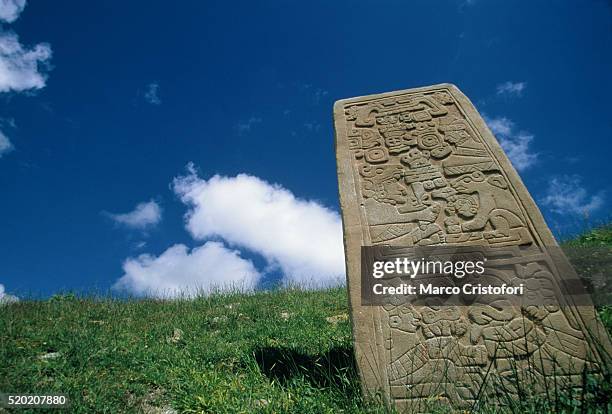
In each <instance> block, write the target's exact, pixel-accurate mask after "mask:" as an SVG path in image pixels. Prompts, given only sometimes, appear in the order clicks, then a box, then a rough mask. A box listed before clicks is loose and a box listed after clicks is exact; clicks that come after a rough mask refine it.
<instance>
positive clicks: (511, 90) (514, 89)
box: [497, 81, 527, 96]
mask: <svg viewBox="0 0 612 414" xmlns="http://www.w3.org/2000/svg"><path fill="white" fill-rule="evenodd" d="M526 87H527V83H525V82H510V81H506V82H504V83H500V84H499V85H497V94H498V95H506V96H521V95H522V94H523V91H524V90H525V88H526Z"/></svg>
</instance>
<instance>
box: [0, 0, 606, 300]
mask: <svg viewBox="0 0 612 414" xmlns="http://www.w3.org/2000/svg"><path fill="white" fill-rule="evenodd" d="M611 17H612V12H611V7H610V3H609V2H605V1H583V0H576V1H554V2H550V1H544V0H542V1H484V0H472V1H454V0H448V1H411V2H405V1H376V2H365V1H364V2H360V1H350V2H349V1H346V2H345V1H333V2H330V1H309V2H293V1H282V2H281V1H263V2H239V3H228V2H221V1H220V2H210V1H207V2H200V1H193V2H187V1H185V2H180V4H175V5H170V4H169V3H168V2H162V1H147V2H137V1H132V2H82V1H61V0H57V1H53V2H49V1H28V2H27V4H26V3H25V1H23V0H0V20H1V21H2V23H1V30H0V191H1V194H2V195H3V196H2V200H1V201H2V202H1V203H0V285H2V286H0V288H1V289H0V296H1V295H2V294H4V293H3V292H8V293H10V294H16V295H17V296H27V295H30V294H34V295H42V296H46V295H49V294H52V293H54V292H58V291H61V290H66V289H73V290H77V291H83V290H85V291H87V290H92V289H95V290H102V291H105V290H108V289H109V288H110V287H111V286H115V287H116V288H117V289H118V290H116V291H121V289H123V291H128V292H132V293H137V294H138V293H143V292H144V290H143V289H146V288H156V287H158V288H159V289H172V288H173V287H175V286H178V285H180V284H190V283H196V284H198V285H206V284H207V283H209V282H210V280H213V281H215V282H222V281H225V279H224V278H225V276H224V274H226V275H227V274H241V275H247V276H248V278H247V279H248V280H249V281H251V282H261V281H262V280H265V279H266V278H267V277H270V275H274V274H276V275H277V276H278V275H281V276H279V277H283V276H282V275H285V274H293V275H298V276H295V278H296V280H300V276H299V275H300V274H301V275H304V274H307V273H313V272H314V273H317V274H321V275H324V276H322V279H321V280H320V281H321V282H323V283H328V282H329V281H330V280H332V279H333V277H336V276H338V275H337V273H338V272H339V270H338V269H339V268H341V263H342V260H341V258H340V259H339V258H338V254H336V253H337V252H338V240H339V236H338V233H339V232H338V229H339V216H338V197H337V181H336V171H335V161H334V150H333V127H332V115H331V111H332V105H333V102H334V101H335V100H337V99H341V98H347V97H351V96H358V95H364V94H369V93H378V92H385V91H391V90H397V89H405V88H410V87H417V86H424V85H430V84H435V83H441V82H452V83H454V84H456V85H457V86H459V88H461V89H462V91H463V92H464V93H466V94H467V95H468V96H469V97H470V98H471V100H472V101H473V102H474V103H475V105H476V106H477V108H478V109H479V110H480V111H481V113H483V114H485V115H486V118H487V121H488V122H489V125H490V126H491V128H492V129H493V131H494V132H495V133H496V135H497V137H498V139H499V140H500V141H501V142H502V144H503V145H504V147H505V149H506V150H507V152H508V153H509V154H510V156H511V158H512V159H513V162H514V163H515V166H517V168H518V169H519V172H520V174H521V176H522V178H523V180H524V182H525V184H526V185H527V187H528V189H529V190H530V191H531V193H532V195H533V196H534V198H535V199H536V201H537V202H538V204H539V205H540V206H541V208H542V211H543V213H544V215H545V217H546V219H547V221H548V223H549V225H550V226H551V228H552V229H553V231H555V232H556V233H557V234H567V233H569V232H572V231H576V229H577V228H579V227H580V226H581V225H582V224H583V223H584V220H585V215H586V216H588V221H589V222H597V221H598V220H604V219H606V218H609V217H610V215H609V209H608V205H609V204H608V203H609V200H610V197H612V194H611V190H612V188H611V186H610V184H609V178H610V176H612V174H611V172H612V166H611V165H610V163H609V162H608V159H609V151H611V150H612V143H611V141H610V138H611V137H612V118H611V117H610V113H609V109H610V103H609V100H610V97H611V96H612V77H610V74H611V73H612V54H611V53H610V50H612V25H611V22H612V20H611ZM190 163H191V164H190ZM239 174H242V175H239ZM215 175H217V176H218V177H217V178H216V179H212V177H214V176H215ZM229 195H231V197H230V196H229ZM247 197H251V198H247ZM252 200H257V201H256V202H253V201H252ZM251 204H252V205H251ZM186 214H188V215H189V216H188V217H187V218H186V216H185V215H186ZM230 215H231V216H230ZM228 217H232V218H231V219H228ZM279 217H280V218H282V219H283V220H284V221H283V220H281V221H282V223H284V224H285V225H282V223H280V222H279ZM296 217H300V219H299V220H297V219H296ZM287 225H289V226H293V225H295V227H292V228H294V229H296V231H293V232H289V231H287ZM312 229H317V232H318V233H317V234H320V235H322V236H320V237H317V236H316V235H315V234H314V232H313V231H312ZM296 233H300V234H296ZM320 239H324V240H325V241H324V242H320ZM275 244H280V245H282V246H281V247H279V246H275ZM313 245H319V247H317V248H312V247H310V248H309V247H308V246H313ZM340 252H341V250H340ZM332 253H333V254H332ZM332 256H334V257H332ZM340 257H341V253H340ZM339 263H340V264H339ZM215 272H216V273H215ZM230 279H231V277H230ZM118 281H120V282H118ZM230 281H231V280H230Z"/></svg>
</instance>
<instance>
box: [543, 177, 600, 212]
mask: <svg viewBox="0 0 612 414" xmlns="http://www.w3.org/2000/svg"><path fill="white" fill-rule="evenodd" d="M542 204H543V205H544V206H546V207H548V208H549V209H550V210H551V211H553V212H555V213H558V214H590V213H592V212H593V211H595V210H597V209H599V208H601V206H603V204H604V194H603V192H599V193H597V194H595V195H589V194H588V193H587V190H586V189H585V188H584V186H583V185H582V179H581V178H580V177H579V176H577V175H561V176H559V177H554V178H553V179H552V180H551V182H550V185H549V187H548V190H547V192H546V196H545V197H544V198H543V199H542Z"/></svg>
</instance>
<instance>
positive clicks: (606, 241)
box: [0, 227, 612, 414]
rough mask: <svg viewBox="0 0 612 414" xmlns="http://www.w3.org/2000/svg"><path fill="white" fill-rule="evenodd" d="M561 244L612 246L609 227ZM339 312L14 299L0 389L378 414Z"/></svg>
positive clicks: (82, 405) (5, 325) (295, 293)
mask: <svg viewBox="0 0 612 414" xmlns="http://www.w3.org/2000/svg"><path fill="white" fill-rule="evenodd" d="M566 246H568V247H572V246H573V247H575V246H604V247H612V227H607V228H601V229H598V230H595V231H592V232H590V233H588V234H585V235H583V236H581V237H579V238H576V239H574V240H572V241H569V242H567V243H566ZM347 307H348V304H347V298H346V292H345V289H343V288H336V289H330V290H324V291H300V290H279V291H274V292H260V293H256V294H252V295H240V294H224V295H213V296H210V297H206V298H204V297H202V298H198V299H195V300H175V301H158V300H133V301H119V300H113V299H109V298H79V297H75V296H72V295H62V296H56V297H53V298H52V299H50V300H47V301H27V300H26V301H21V302H18V303H15V304H11V305H5V306H2V307H0V391H4V392H11V393H19V392H22V393H36V392H39V393H46V394H48V393H54V392H55V393H65V394H67V395H68V397H69V398H70V400H71V402H72V406H71V408H70V409H69V410H68V411H69V412H74V413H91V412H95V413H117V412H145V413H167V414H169V413H173V412H187V413H190V412H206V413H224V412H227V413H241V412H242V413H249V412H270V413H277V412H300V413H336V412H344V413H363V412H385V410H384V408H383V407H381V406H380V405H374V404H368V403H366V402H365V401H364V400H363V398H362V396H361V392H360V390H359V384H358V377H357V374H356V370H355V366H354V362H353V354H352V352H353V349H352V339H351V330H350V324H349V320H348V308H347ZM600 315H601V317H602V319H603V320H604V321H605V323H606V324H607V326H608V329H611V330H612V309H611V308H610V307H605V308H601V309H600ZM603 387H604V388H603V389H604V391H603V392H604V393H605V392H608V391H610V388H609V382H608V383H606V384H604V385H603ZM606 387H607V388H606ZM598 389H599V390H600V391H599V392H600V393H601V386H599V388H598ZM607 395H609V394H607ZM604 398H607V396H606V394H604ZM569 404H571V402H570V403H569ZM607 404H608V405H609V402H608V403H607ZM605 406H606V403H605V402H604V405H603V407H604V410H605V409H606V408H605ZM608 408H609V407H608ZM439 409H440V410H441V411H444V408H443V407H440V408H439ZM41 411H44V410H36V411H34V410H32V412H41ZM0 412H2V409H0ZM24 412H26V411H24ZM601 412H604V411H601Z"/></svg>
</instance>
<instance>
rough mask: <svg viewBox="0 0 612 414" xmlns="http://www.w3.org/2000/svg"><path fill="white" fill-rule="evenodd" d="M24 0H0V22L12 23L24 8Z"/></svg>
mask: <svg viewBox="0 0 612 414" xmlns="http://www.w3.org/2000/svg"><path fill="white" fill-rule="evenodd" d="M25 5H26V1H25V0H0V22H6V23H12V22H14V21H15V20H17V18H18V17H19V15H20V14H21V12H22V11H23V9H24V8H25Z"/></svg>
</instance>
